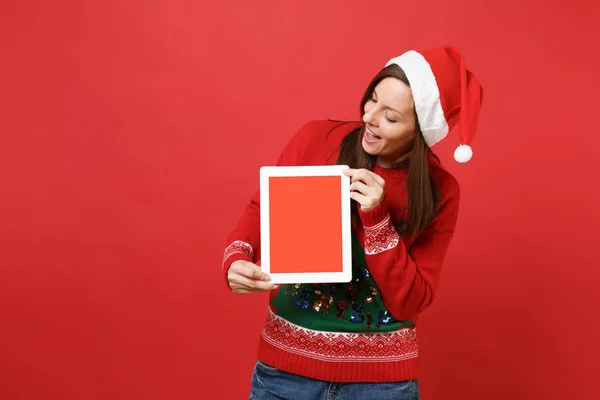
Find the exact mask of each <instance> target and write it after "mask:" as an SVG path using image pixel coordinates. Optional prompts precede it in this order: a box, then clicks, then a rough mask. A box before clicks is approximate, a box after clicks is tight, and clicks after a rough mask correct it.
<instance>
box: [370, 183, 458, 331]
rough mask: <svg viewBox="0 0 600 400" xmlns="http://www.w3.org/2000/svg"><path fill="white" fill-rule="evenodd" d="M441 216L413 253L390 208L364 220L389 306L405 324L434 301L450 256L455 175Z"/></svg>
mask: <svg viewBox="0 0 600 400" xmlns="http://www.w3.org/2000/svg"><path fill="white" fill-rule="evenodd" d="M445 178H446V179H445V181H444V182H443V185H440V182H438V185H439V186H440V189H441V190H442V192H443V193H444V196H443V197H442V202H441V204H440V209H439V211H438V214H437V215H436V217H435V218H434V220H433V221H432V222H431V224H430V225H429V226H428V227H427V228H426V229H425V230H424V231H422V232H421V233H420V234H419V235H418V236H417V237H416V238H415V239H414V241H412V243H411V244H410V245H409V247H408V248H407V246H406V244H405V242H404V241H403V240H402V239H401V238H400V237H399V235H398V233H397V232H396V229H395V227H394V225H393V224H392V221H391V220H390V214H389V212H388V209H387V206H386V204H385V202H384V203H382V204H381V205H380V206H379V207H377V208H375V209H373V210H370V211H367V212H363V211H362V210H361V211H359V215H360V218H361V221H362V224H363V227H364V230H365V244H364V250H365V258H366V262H367V265H368V267H369V272H370V273H371V276H372V277H373V280H375V282H376V283H377V286H378V287H379V290H380V293H381V296H382V299H383V302H384V304H385V306H386V308H387V309H388V311H389V312H390V313H391V314H392V315H393V316H394V318H396V319H398V320H401V321H404V320H408V319H411V318H413V317H415V316H416V315H418V314H419V313H420V312H422V311H423V310H425V309H426V308H427V307H428V306H429V305H430V304H431V303H432V302H433V299H434V295H435V291H436V287H437V284H438V280H439V277H440V272H441V269H442V264H443V262H444V258H445V256H446V251H447V249H448V246H449V244H450V241H451V239H452V236H453V233H454V227H455V224H456V218H457V215H458V205H459V197H460V195H459V193H460V192H459V186H458V183H457V182H456V180H454V178H453V177H451V176H450V175H449V174H447V175H445Z"/></svg>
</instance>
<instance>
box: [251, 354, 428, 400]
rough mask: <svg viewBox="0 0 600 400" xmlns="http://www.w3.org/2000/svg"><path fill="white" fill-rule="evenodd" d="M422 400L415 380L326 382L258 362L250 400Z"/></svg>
mask: <svg viewBox="0 0 600 400" xmlns="http://www.w3.org/2000/svg"><path fill="white" fill-rule="evenodd" d="M272 399H278V400H419V386H418V383H417V381H416V380H410V381H403V382H392V383H335V382H324V381H319V380H315V379H310V378H305V377H303V376H299V375H295V374H290V373H287V372H283V371H281V370H279V369H277V368H274V367H271V366H270V365H267V364H265V363H263V362H262V361H257V362H256V365H255V367H254V372H253V374H252V390H251V393H250V399H249V400H272Z"/></svg>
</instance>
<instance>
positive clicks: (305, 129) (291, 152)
mask: <svg viewBox="0 0 600 400" xmlns="http://www.w3.org/2000/svg"><path fill="white" fill-rule="evenodd" d="M317 126H318V121H311V122H308V123H306V124H304V125H303V126H302V127H301V128H300V129H299V130H298V132H297V133H296V134H295V135H294V136H292V138H291V139H290V141H289V142H288V143H287V145H286V146H285V148H284V149H283V151H282V153H281V155H280V156H279V159H278V161H277V164H276V165H277V166H292V165H298V164H299V163H300V160H301V158H302V155H303V153H304V152H305V150H306V148H307V146H308V144H309V142H310V138H311V137H312V136H313V133H314V131H315V129H316V127H317ZM237 260H246V261H250V262H254V263H256V262H257V261H258V260H260V191H258V192H256V193H255V194H254V196H253V197H252V198H251V199H250V202H249V203H248V204H247V205H246V207H245V210H244V212H243V214H242V216H241V218H240V220H239V222H238V223H237V226H236V227H235V229H234V230H233V231H232V232H231V233H230V234H229V235H228V236H227V243H226V248H225V251H224V254H223V261H222V271H223V277H224V278H225V283H226V284H227V286H228V287H229V282H228V280H227V272H228V271H229V267H230V266H231V264H232V263H233V262H234V261H237Z"/></svg>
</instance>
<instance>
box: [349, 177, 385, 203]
mask: <svg viewBox="0 0 600 400" xmlns="http://www.w3.org/2000/svg"><path fill="white" fill-rule="evenodd" d="M344 175H346V176H349V177H350V198H352V199H354V200H356V201H357V202H358V204H360V208H361V210H363V211H369V210H372V209H374V208H376V207H377V206H379V205H380V204H381V203H382V202H383V196H384V188H385V180H383V178H382V177H381V176H379V175H377V174H376V173H374V172H371V171H369V170H368V169H347V170H345V171H344Z"/></svg>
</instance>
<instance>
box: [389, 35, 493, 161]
mask: <svg viewBox="0 0 600 400" xmlns="http://www.w3.org/2000/svg"><path fill="white" fill-rule="evenodd" d="M391 64H397V65H398V66H400V68H402V70H403V71H404V73H405V74H406V77H407V78H408V81H409V83H410V87H411V90H412V94H413V99H414V102H415V109H416V112H417V118H418V120H419V125H420V127H421V132H422V133H423V137H424V138H425V142H426V143H427V145H428V146H433V145H434V144H436V143H437V142H439V141H440V140H442V139H443V138H444V137H446V135H447V134H448V132H449V131H451V130H452V128H454V126H455V125H456V124H457V123H458V124H459V135H460V143H461V144H460V146H458V148H457V149H456V151H455V152H454V159H455V160H456V161H458V162H460V163H465V162H467V161H469V160H470V159H471V157H472V156H473V151H472V150H471V146H470V145H471V142H472V140H473V137H474V135H475V130H476V127H477V121H478V119H479V109H480V107H481V102H482V100H483V89H482V87H481V85H480V84H479V81H478V80H477V78H476V77H475V75H474V74H473V73H472V72H471V71H469V70H467V69H466V67H465V60H464V58H463V56H462V55H461V54H460V52H459V51H458V50H457V49H455V48H454V47H450V46H443V47H437V48H434V49H429V50H425V51H415V50H410V51H407V52H406V53H404V54H402V55H400V56H398V57H396V58H392V59H391V60H390V61H388V63H387V64H386V67H387V66H389V65H391Z"/></svg>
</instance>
